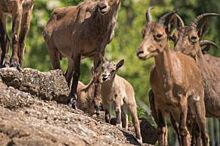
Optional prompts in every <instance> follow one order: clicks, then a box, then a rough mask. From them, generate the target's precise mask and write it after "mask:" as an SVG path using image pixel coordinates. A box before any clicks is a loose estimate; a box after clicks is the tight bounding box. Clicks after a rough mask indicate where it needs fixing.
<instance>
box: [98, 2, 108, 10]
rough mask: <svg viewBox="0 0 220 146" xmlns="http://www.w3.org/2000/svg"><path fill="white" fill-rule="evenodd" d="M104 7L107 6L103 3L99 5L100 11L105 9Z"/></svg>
mask: <svg viewBox="0 0 220 146" xmlns="http://www.w3.org/2000/svg"><path fill="white" fill-rule="evenodd" d="M106 7H107V5H106V4H105V3H100V4H99V8H100V9H105V8H106Z"/></svg>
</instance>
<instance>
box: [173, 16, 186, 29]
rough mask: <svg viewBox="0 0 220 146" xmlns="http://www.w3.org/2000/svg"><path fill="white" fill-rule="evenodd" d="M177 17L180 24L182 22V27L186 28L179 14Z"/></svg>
mask: <svg viewBox="0 0 220 146" xmlns="http://www.w3.org/2000/svg"><path fill="white" fill-rule="evenodd" d="M175 15H176V18H177V19H178V20H179V22H180V27H184V26H185V24H184V21H183V19H182V18H181V17H180V16H179V15H178V14H175Z"/></svg>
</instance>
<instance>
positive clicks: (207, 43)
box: [200, 40, 219, 51]
mask: <svg viewBox="0 0 220 146" xmlns="http://www.w3.org/2000/svg"><path fill="white" fill-rule="evenodd" d="M205 45H208V46H214V47H215V48H217V49H219V47H218V46H217V45H216V43H214V42H212V41H209V40H201V41H200V46H201V48H202V47H204V46H205ZM208 50H209V47H208V48H207V47H204V48H202V51H208Z"/></svg>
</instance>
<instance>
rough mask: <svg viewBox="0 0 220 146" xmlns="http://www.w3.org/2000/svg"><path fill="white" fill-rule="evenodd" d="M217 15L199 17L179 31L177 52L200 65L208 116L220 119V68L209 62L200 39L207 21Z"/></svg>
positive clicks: (206, 14) (208, 14) (207, 14)
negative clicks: (189, 57) (191, 58)
mask: <svg viewBox="0 0 220 146" xmlns="http://www.w3.org/2000/svg"><path fill="white" fill-rule="evenodd" d="M218 15H219V14H216V13H205V14H202V15H199V16H198V17H197V18H196V19H195V20H194V21H192V22H191V24H190V25H189V26H185V27H182V28H180V29H179V35H178V41H177V44H176V46H175V50H177V51H181V52H182V53H184V54H186V55H189V56H191V57H193V58H194V59H195V61H196V63H197V64H198V66H199V68H200V70H201V72H202V77H203V82H204V83H203V84H204V91H205V106H206V116H207V117H215V118H220V68H219V67H218V66H217V65H214V64H210V63H209V62H207V58H205V57H204V55H203V53H202V50H201V47H200V38H201V37H202V35H203V33H204V32H205V30H204V29H205V28H206V26H205V21H204V20H205V19H206V18H207V17H209V16H218Z"/></svg>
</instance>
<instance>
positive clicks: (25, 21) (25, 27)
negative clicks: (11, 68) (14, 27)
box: [18, 9, 32, 66]
mask: <svg viewBox="0 0 220 146" xmlns="http://www.w3.org/2000/svg"><path fill="white" fill-rule="evenodd" d="M31 14H32V9H31V10H29V11H28V12H27V13H24V14H23V15H22V20H21V28H20V34H19V52H18V57H19V64H20V66H22V63H23V55H24V40H25V37H26V35H27V33H28V31H29V27H30V21H31Z"/></svg>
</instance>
